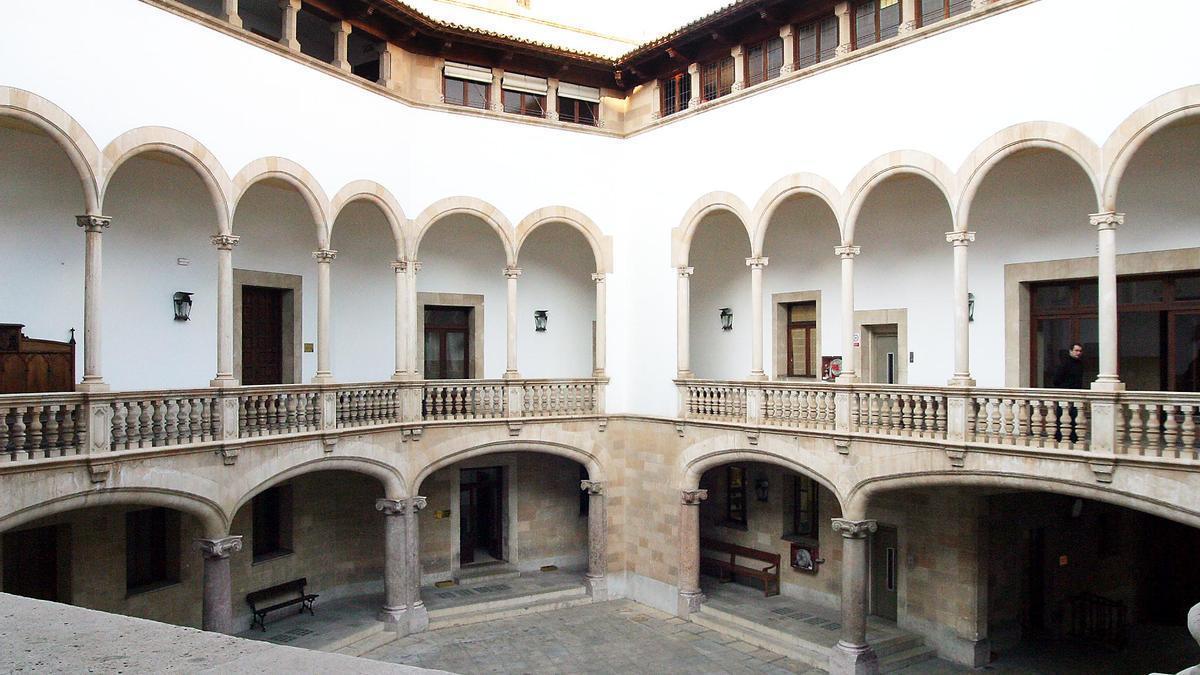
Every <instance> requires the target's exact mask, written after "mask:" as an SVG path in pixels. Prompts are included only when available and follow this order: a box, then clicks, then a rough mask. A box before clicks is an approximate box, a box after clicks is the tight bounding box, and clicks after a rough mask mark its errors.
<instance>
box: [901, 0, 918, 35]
mask: <svg viewBox="0 0 1200 675" xmlns="http://www.w3.org/2000/svg"><path fill="white" fill-rule="evenodd" d="M916 29H917V0H900V34H901V35H903V34H905V33H911V32H912V31H914V30H916Z"/></svg>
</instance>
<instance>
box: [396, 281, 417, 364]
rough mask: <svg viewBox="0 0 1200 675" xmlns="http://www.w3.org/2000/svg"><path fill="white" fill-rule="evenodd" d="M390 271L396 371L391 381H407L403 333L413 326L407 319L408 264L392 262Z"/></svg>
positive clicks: (406, 351) (405, 347)
mask: <svg viewBox="0 0 1200 675" xmlns="http://www.w3.org/2000/svg"><path fill="white" fill-rule="evenodd" d="M392 271H393V272H395V274H396V371H395V372H394V373H392V379H393V380H407V379H408V343H409V340H408V334H407V333H406V332H405V331H407V330H409V329H410V327H411V326H414V325H415V324H414V323H413V321H412V319H410V318H409V317H408V262H407V261H405V260H396V261H393V262H392Z"/></svg>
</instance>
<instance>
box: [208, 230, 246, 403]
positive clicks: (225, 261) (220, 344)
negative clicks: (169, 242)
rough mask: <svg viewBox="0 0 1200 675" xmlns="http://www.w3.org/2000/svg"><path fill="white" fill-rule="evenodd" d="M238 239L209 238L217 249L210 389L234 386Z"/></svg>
mask: <svg viewBox="0 0 1200 675" xmlns="http://www.w3.org/2000/svg"><path fill="white" fill-rule="evenodd" d="M241 240H242V238H241V237H238V236H235V235H232V234H217V235H213V237H212V243H213V246H216V247H217V376H216V377H215V378H213V380H212V382H210V383H209V384H210V386H213V387H236V386H237V384H238V381H237V379H236V378H234V376H233V247H234V246H237V244H238V242H239V241H241Z"/></svg>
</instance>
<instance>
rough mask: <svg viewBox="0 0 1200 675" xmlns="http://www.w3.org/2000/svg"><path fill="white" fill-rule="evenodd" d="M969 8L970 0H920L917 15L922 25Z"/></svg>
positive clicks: (966, 10)
mask: <svg viewBox="0 0 1200 675" xmlns="http://www.w3.org/2000/svg"><path fill="white" fill-rule="evenodd" d="M970 10H971V0H920V5H919V6H918V8H917V16H918V18H919V19H920V21H921V25H922V26H928V25H929V24H932V23H937V22H938V21H941V20H942V19H948V18H950V17H952V16H957V15H959V14H962V13H964V12H968V11H970Z"/></svg>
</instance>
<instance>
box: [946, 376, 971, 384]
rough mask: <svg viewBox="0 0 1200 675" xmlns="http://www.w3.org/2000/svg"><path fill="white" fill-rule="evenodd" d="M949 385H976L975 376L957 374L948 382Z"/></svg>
mask: <svg viewBox="0 0 1200 675" xmlns="http://www.w3.org/2000/svg"><path fill="white" fill-rule="evenodd" d="M946 386H947V387H974V386H975V378H973V377H971V376H970V375H955V376H954V377H952V378H950V380H949V381H948V382H946Z"/></svg>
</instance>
